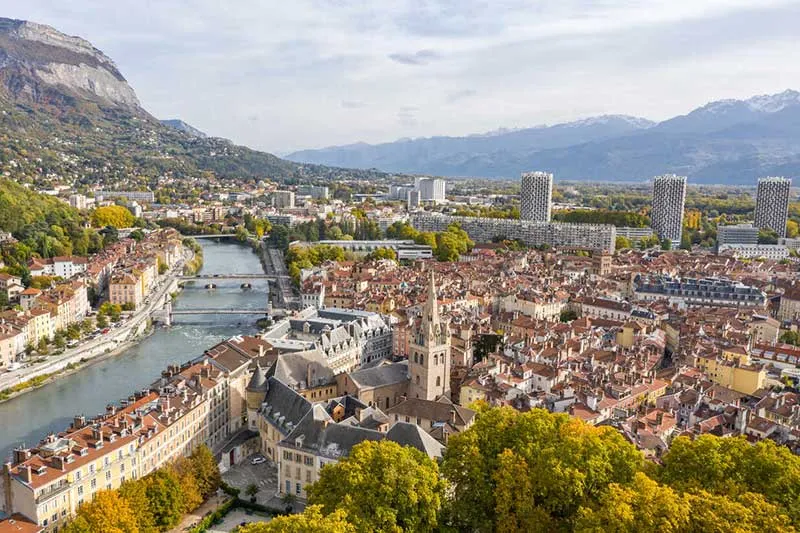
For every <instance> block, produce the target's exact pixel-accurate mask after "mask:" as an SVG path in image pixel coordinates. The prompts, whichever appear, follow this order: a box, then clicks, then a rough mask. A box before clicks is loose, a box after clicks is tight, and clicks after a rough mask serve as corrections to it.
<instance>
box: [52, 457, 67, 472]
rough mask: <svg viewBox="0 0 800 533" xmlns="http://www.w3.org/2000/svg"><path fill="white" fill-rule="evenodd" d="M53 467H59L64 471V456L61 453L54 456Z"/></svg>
mask: <svg viewBox="0 0 800 533" xmlns="http://www.w3.org/2000/svg"><path fill="white" fill-rule="evenodd" d="M53 467H55V468H57V469H58V470H61V471H62V472H63V471H64V458H63V457H61V456H60V455H54V456H53Z"/></svg>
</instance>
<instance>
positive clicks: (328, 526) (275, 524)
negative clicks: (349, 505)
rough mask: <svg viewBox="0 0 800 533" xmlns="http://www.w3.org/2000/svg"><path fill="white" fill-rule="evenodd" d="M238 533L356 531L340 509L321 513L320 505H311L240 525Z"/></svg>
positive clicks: (328, 532) (353, 532) (339, 532)
mask: <svg viewBox="0 0 800 533" xmlns="http://www.w3.org/2000/svg"><path fill="white" fill-rule="evenodd" d="M237 531H239V533H356V528H355V526H354V525H352V524H350V523H349V522H348V521H347V513H345V512H344V511H342V510H338V511H334V512H332V513H330V514H328V515H323V514H322V506H320V505H311V506H309V507H307V508H306V510H305V511H304V512H303V513H301V514H293V515H289V516H279V517H276V518H274V519H272V521H270V522H258V523H253V524H247V525H246V526H241V527H240V528H239V529H238V530H237Z"/></svg>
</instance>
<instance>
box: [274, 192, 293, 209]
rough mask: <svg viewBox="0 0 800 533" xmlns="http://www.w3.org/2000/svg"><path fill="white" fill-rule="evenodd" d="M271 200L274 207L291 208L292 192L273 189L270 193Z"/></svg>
mask: <svg viewBox="0 0 800 533" xmlns="http://www.w3.org/2000/svg"><path fill="white" fill-rule="evenodd" d="M272 201H273V204H274V206H275V209H293V208H294V192H293V191H275V192H274V193H272Z"/></svg>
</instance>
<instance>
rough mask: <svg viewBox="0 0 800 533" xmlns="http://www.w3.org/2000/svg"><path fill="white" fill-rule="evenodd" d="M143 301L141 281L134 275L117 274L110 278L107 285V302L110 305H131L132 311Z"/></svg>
mask: <svg viewBox="0 0 800 533" xmlns="http://www.w3.org/2000/svg"><path fill="white" fill-rule="evenodd" d="M143 299H144V292H143V291H142V281H141V279H140V278H138V277H136V276H135V275H134V274H130V273H117V274H114V275H112V276H111V280H110V281H109V283H108V301H109V302H111V303H112V304H119V305H125V304H131V305H133V307H134V309H135V308H138V307H139V305H141V303H142V300H143Z"/></svg>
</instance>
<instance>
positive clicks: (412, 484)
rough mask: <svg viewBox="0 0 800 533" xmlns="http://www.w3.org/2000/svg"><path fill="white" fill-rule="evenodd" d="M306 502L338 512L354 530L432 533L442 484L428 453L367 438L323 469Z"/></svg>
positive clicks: (442, 494)
mask: <svg viewBox="0 0 800 533" xmlns="http://www.w3.org/2000/svg"><path fill="white" fill-rule="evenodd" d="M307 491H308V494H309V503H310V504H312V505H314V504H319V505H322V507H323V510H324V512H326V513H332V512H334V511H336V510H343V511H345V512H346V513H347V517H348V520H349V521H350V522H351V523H353V525H355V526H356V529H357V530H358V531H364V532H366V531H379V532H388V531H391V532H400V531H409V532H412V531H413V532H425V531H435V530H436V527H437V524H438V515H439V509H440V507H441V506H442V503H443V501H444V496H445V483H444V481H443V480H442V478H441V477H440V476H439V469H438V467H437V466H436V463H435V462H433V461H432V460H431V459H430V458H429V457H428V456H427V455H425V454H424V453H422V452H420V451H419V450H416V449H414V448H410V447H406V448H404V447H401V446H400V445H398V444H397V443H395V442H391V441H380V442H373V441H366V442H362V443H360V444H358V445H356V446H354V447H353V449H352V450H351V452H350V455H349V456H348V457H347V458H345V459H343V460H341V461H339V462H338V463H336V464H331V465H327V466H326V467H325V468H323V469H322V471H321V473H320V478H319V480H318V481H317V482H316V483H314V484H312V485H310V486H309V487H308V488H307Z"/></svg>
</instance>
